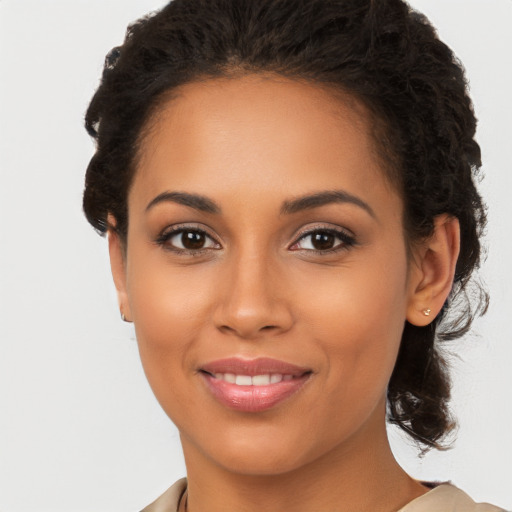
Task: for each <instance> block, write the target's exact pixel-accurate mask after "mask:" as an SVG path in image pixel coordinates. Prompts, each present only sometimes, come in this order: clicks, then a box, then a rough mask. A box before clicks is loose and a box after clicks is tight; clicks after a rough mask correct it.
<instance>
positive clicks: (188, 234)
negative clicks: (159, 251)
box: [157, 227, 220, 254]
mask: <svg viewBox="0 0 512 512" xmlns="http://www.w3.org/2000/svg"><path fill="white" fill-rule="evenodd" d="M157 243H158V244H159V245H162V246H164V247H165V248H166V249H169V250H172V251H175V252H178V253H185V254H191V253H197V252H202V251H204V250H206V249H219V248H220V245H219V244H218V243H217V242H216V241H215V240H214V239H213V238H212V237H211V236H210V235H208V233H206V231H203V230H202V229H199V228H192V227H175V228H172V229H170V230H167V231H165V232H164V233H162V234H161V235H160V236H159V237H158V239H157Z"/></svg>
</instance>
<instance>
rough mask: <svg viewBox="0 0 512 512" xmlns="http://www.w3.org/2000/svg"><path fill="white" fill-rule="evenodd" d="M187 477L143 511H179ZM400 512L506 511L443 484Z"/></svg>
mask: <svg viewBox="0 0 512 512" xmlns="http://www.w3.org/2000/svg"><path fill="white" fill-rule="evenodd" d="M186 487H187V480H186V478H182V479H181V480H178V481H177V482H176V483H175V484H174V485H173V486H172V487H170V488H169V489H167V491H165V492H164V493H163V494H162V496H160V498H158V499H157V500H156V501H154V502H153V503H151V505H148V506H147V507H146V508H145V509H144V510H142V511H141V512H177V510H178V504H179V501H180V498H181V496H182V494H183V493H184V492H185V489H186ZM398 512H506V511H505V510H504V509H502V508H498V507H495V506H493V505H489V504H488V503H475V502H474V501H473V500H472V499H471V498H470V497H469V496H468V495H467V494H466V493H465V492H463V491H461V490H460V489H458V488H457V487H455V486H454V485H452V484H449V483H446V484H441V485H438V486H437V487H435V488H434V489H432V490H431V491H429V492H427V493H426V494H424V495H423V496H420V497H419V498H416V499H415V500H412V501H411V502H410V503H408V504H407V505H406V506H405V507H402V508H401V509H400V510H399V511H398Z"/></svg>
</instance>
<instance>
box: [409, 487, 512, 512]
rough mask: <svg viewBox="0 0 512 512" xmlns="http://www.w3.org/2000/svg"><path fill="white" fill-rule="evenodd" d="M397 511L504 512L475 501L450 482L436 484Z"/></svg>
mask: <svg viewBox="0 0 512 512" xmlns="http://www.w3.org/2000/svg"><path fill="white" fill-rule="evenodd" d="M399 512H506V511H505V510H504V509H502V508H499V507H495V506H494V505H489V504H488V503H475V502H474V501H473V500H472V499H471V498H470V497H469V496H468V495H467V494H466V493H465V492H464V491H462V490H460V489H459V488H458V487H455V486H454V485H452V484H450V483H445V484H441V485H438V486H437V487H435V488H434V489H432V490H431V491H429V492H427V493H426V494H424V495H423V496H420V497H419V498H416V499H415V500H413V501H411V502H410V503H409V504H407V505H406V506H405V507H403V508H402V509H400V510H399Z"/></svg>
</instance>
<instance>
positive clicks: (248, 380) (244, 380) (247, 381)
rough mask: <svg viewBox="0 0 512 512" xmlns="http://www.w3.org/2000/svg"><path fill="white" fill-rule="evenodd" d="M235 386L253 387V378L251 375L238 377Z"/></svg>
mask: <svg viewBox="0 0 512 512" xmlns="http://www.w3.org/2000/svg"><path fill="white" fill-rule="evenodd" d="M235 384H236V385H237V386H251V385H252V377H250V376H249V375H237V376H236V380H235Z"/></svg>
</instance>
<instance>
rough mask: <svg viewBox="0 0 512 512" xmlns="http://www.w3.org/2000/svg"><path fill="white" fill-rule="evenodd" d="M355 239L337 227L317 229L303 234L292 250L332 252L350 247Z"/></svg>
mask: <svg viewBox="0 0 512 512" xmlns="http://www.w3.org/2000/svg"><path fill="white" fill-rule="evenodd" d="M355 243H356V242H355V239H354V237H353V236H352V235H349V234H348V233H346V232H344V231H341V230H339V231H338V230H336V229H315V230H313V231H310V232H309V233H306V234H304V235H302V237H301V238H299V240H298V241H297V242H296V243H295V244H293V246H292V247H291V249H292V250H294V251H297V250H306V251H314V252H315V251H316V252H317V253H332V252H335V251H337V250H341V249H348V248H349V247H352V246H353V245H354V244H355Z"/></svg>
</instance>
